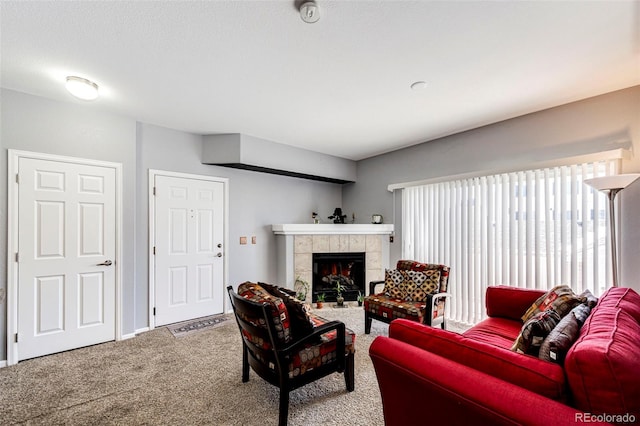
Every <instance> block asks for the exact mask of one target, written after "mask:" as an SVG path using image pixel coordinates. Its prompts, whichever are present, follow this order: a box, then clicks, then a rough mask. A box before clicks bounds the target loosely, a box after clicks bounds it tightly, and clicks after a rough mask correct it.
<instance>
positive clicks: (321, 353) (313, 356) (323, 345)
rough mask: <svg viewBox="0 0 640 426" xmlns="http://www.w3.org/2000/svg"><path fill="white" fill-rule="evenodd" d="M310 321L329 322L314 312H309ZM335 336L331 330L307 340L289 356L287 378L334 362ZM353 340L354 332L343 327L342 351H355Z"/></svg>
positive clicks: (335, 354)
mask: <svg viewBox="0 0 640 426" xmlns="http://www.w3.org/2000/svg"><path fill="white" fill-rule="evenodd" d="M311 321H312V322H313V324H314V325H315V326H316V327H319V326H321V325H324V324H326V323H328V322H329V320H327V319H325V318H322V317H320V316H318V315H314V314H311ZM337 337H338V332H337V331H336V330H331V331H329V332H327V333H324V334H322V335H321V336H320V339H318V340H313V341H311V342H307V343H306V344H305V345H304V346H303V347H302V348H301V349H300V350H299V351H297V352H296V353H295V354H294V355H293V356H292V357H291V361H290V362H289V378H293V377H297V376H300V375H303V374H306V373H308V372H311V371H313V369H314V368H317V367H320V366H322V365H325V364H329V363H332V362H335V360H336V356H337V352H336V345H337ZM355 342H356V335H355V333H354V332H353V331H351V330H349V329H348V328H345V329H344V351H345V353H346V354H352V353H355V351H356V349H355ZM271 368H273V367H271Z"/></svg>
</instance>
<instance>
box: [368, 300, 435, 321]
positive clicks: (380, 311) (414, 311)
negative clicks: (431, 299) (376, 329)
mask: <svg viewBox="0 0 640 426" xmlns="http://www.w3.org/2000/svg"><path fill="white" fill-rule="evenodd" d="M425 308H426V303H425V302H408V301H406V300H403V299H397V298H394V297H389V296H386V295H385V294H384V293H382V294H375V295H373V296H369V297H366V298H365V299H364V310H365V311H366V312H370V313H372V314H374V315H376V316H379V317H382V318H388V319H389V321H391V320H394V319H397V318H407V319H411V320H412V321H418V322H424V316H425V313H426V309H425Z"/></svg>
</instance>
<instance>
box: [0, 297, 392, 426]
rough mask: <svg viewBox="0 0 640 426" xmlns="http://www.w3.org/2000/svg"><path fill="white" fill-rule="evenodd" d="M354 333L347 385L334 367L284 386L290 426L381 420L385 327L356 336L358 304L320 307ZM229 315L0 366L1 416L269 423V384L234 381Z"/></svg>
mask: <svg viewBox="0 0 640 426" xmlns="http://www.w3.org/2000/svg"><path fill="white" fill-rule="evenodd" d="M318 314H320V315H321V316H323V317H325V318H328V319H342V320H343V321H344V322H345V324H346V325H347V327H349V328H351V329H352V330H354V331H355V332H356V334H357V339H356V375H355V386H356V389H355V391H354V392H352V393H348V392H347V391H346V389H345V384H344V377H343V376H342V375H338V374H333V375H331V376H328V377H325V378H323V379H321V380H319V381H317V382H315V383H313V384H310V385H307V386H305V387H303V388H300V389H297V390H295V391H293V392H291V402H290V409H289V424H290V425H367V426H375V425H383V424H384V422H383V418H382V406H381V400H380V393H379V390H378V385H377V381H376V377H375V372H374V370H373V366H372V364H371V360H370V358H369V355H368V349H369V345H370V344H371V342H372V341H373V339H374V338H375V337H376V336H377V335H386V334H387V332H388V326H387V325H386V324H383V323H380V322H378V321H374V322H373V327H372V332H371V334H370V335H365V334H364V324H363V323H364V314H363V312H362V308H357V307H350V308H344V309H336V308H326V306H325V308H324V309H322V310H320V311H318ZM241 354H242V351H241V341H240V333H239V331H238V327H237V325H236V323H235V320H233V321H225V323H224V324H222V325H220V326H218V327H215V328H211V329H205V330H202V331H199V332H197V333H192V334H190V335H188V336H185V337H183V338H180V339H176V338H174V337H173V336H172V334H171V333H170V332H169V331H168V330H167V328H166V327H160V328H157V329H155V330H153V331H151V332H147V333H143V334H141V335H139V336H137V337H136V338H134V339H129V340H125V341H122V342H109V343H104V344H101V345H96V346H92V347H88V348H82V349H78V350H74V351H69V352H64V353H60V354H55V355H50V356H46V357H42V358H37V359H33V360H27V361H23V362H20V363H19V364H18V365H15V366H11V367H7V368H0V423H2V424H16V423H18V424H19V423H24V424H30V425H39V424H43V425H45V424H46V425H57V424H67V425H107V424H108V425H113V424H117V425H139V424H146V425H247V426H251V425H256V426H266V425H276V424H277V419H278V390H277V389H276V388H275V387H273V386H271V385H269V384H267V383H266V382H264V381H263V380H262V379H260V378H259V377H257V376H256V375H255V374H254V373H253V372H252V373H251V374H250V380H249V382H248V383H242V381H241V356H242V355H241Z"/></svg>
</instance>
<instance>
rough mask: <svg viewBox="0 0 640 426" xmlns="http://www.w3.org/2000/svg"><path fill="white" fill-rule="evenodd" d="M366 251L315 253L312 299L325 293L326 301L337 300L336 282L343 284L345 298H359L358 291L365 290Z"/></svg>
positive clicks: (363, 291) (363, 292)
mask: <svg viewBox="0 0 640 426" xmlns="http://www.w3.org/2000/svg"><path fill="white" fill-rule="evenodd" d="M364 260H365V254H364V253H313V280H312V282H311V295H312V296H311V299H312V300H311V301H312V302H316V301H317V300H318V295H319V294H321V293H324V295H325V301H326V302H335V301H336V297H337V295H338V294H337V291H336V289H335V282H336V281H338V282H340V284H341V285H342V286H343V288H344V290H343V291H342V296H343V297H344V300H347V301H353V300H358V292H361V293H362V294H365V290H364V274H365V268H364V265H365V263H364Z"/></svg>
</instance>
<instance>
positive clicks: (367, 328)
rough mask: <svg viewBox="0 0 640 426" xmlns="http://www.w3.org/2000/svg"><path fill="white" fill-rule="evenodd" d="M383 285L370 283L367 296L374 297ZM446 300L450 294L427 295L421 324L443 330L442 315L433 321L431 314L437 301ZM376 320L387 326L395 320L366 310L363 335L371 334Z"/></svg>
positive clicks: (443, 321)
mask: <svg viewBox="0 0 640 426" xmlns="http://www.w3.org/2000/svg"><path fill="white" fill-rule="evenodd" d="M381 284H384V281H371V282H370V283H369V296H372V295H375V294H376V292H375V291H376V286H378V285H381ZM443 297H444V298H447V297H451V294H449V293H434V294H428V295H427V300H426V304H427V306H426V308H425V309H426V310H427V312H426V313H425V316H424V320H423V323H424V324H426V325H429V326H432V327H437V326H438V325H440V327H442V329H443V330H444V329H445V319H444V315H443V316H441V317H438V318H436V319H435V320H434V319H433V315H432V314H431V313H432V312H433V310H434V309H435V307H436V305H437V303H438V301H439V300H440V299H441V298H443ZM445 303H446V302H445ZM374 319H377V320H378V321H382V322H385V323H387V324H389V323H390V322H391V321H393V320H394V319H395V318H386V317H383V316H380V315H376V314H374V313H371V312H368V311H367V310H366V309H365V311H364V333H365V334H369V333H371V321H372V320H374Z"/></svg>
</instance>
